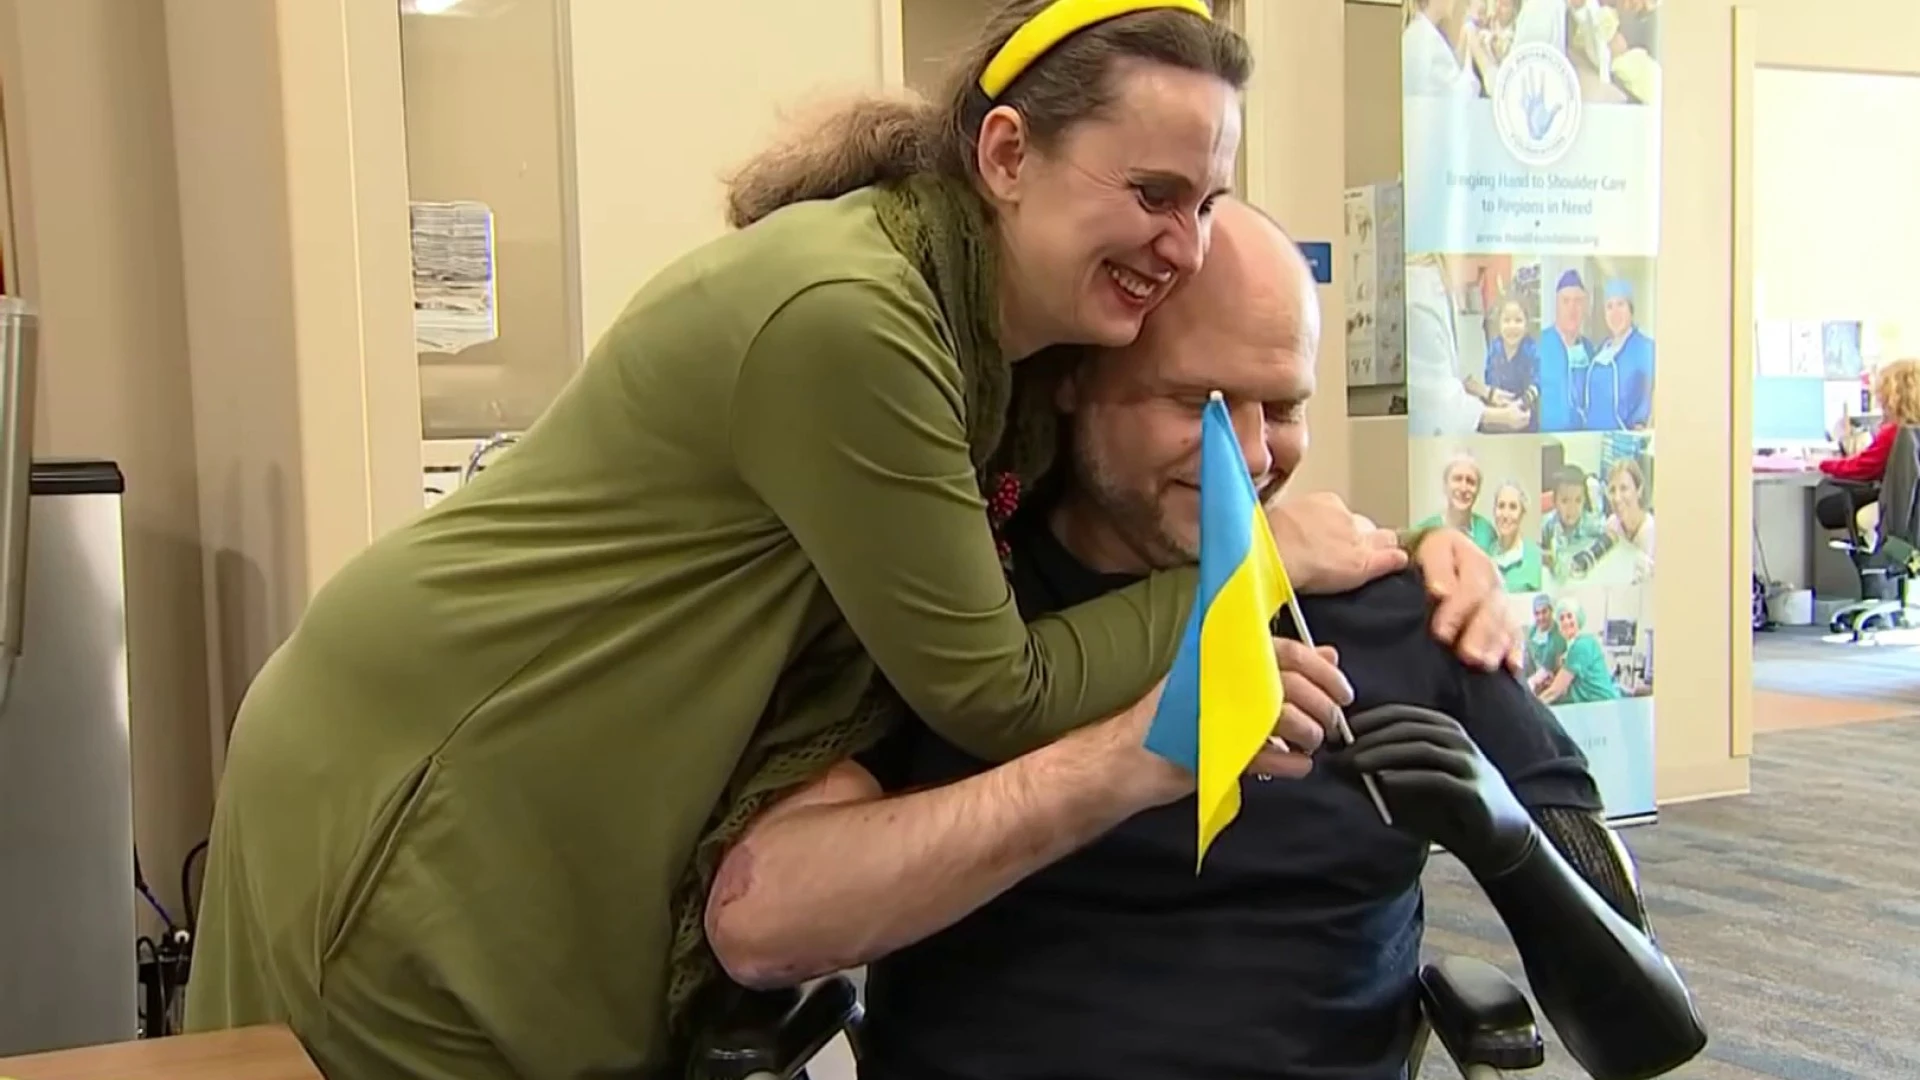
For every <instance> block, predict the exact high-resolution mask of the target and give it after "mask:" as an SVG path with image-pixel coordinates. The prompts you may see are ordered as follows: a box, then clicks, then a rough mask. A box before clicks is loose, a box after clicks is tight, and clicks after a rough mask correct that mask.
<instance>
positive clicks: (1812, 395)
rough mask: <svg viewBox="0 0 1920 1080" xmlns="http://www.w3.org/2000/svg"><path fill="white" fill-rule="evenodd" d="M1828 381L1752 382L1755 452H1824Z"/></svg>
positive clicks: (1827, 441)
mask: <svg viewBox="0 0 1920 1080" xmlns="http://www.w3.org/2000/svg"><path fill="white" fill-rule="evenodd" d="M1827 426H1828V418H1827V382H1826V380H1825V379H1821V378H1807V377H1796V376H1764V377H1760V378H1756V379H1754V380H1753V445H1754V448H1755V449H1767V450H1772V449H1782V450H1797V449H1821V448H1829V447H1831V446H1832V445H1833V436H1832V435H1830V434H1829V433H1828V431H1827Z"/></svg>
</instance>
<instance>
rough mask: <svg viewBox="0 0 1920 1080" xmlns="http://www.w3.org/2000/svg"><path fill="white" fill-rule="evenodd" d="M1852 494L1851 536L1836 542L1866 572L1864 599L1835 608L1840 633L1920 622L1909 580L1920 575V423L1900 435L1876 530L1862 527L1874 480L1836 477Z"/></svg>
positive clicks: (1861, 633) (1858, 635) (1856, 635)
mask: <svg viewBox="0 0 1920 1080" xmlns="http://www.w3.org/2000/svg"><path fill="white" fill-rule="evenodd" d="M1832 485H1833V487H1835V488H1837V489H1838V490H1839V491H1841V492H1842V493H1844V494H1846V495H1847V496H1848V499H1849V502H1848V510H1849V513H1848V514H1847V522H1846V533H1847V535H1846V537H1845V538H1844V539H1839V540H1834V541H1832V546H1833V547H1834V548H1836V549H1838V550H1840V551H1844V552H1846V553H1847V558H1848V559H1849V560H1851V561H1852V563H1853V568H1854V572H1855V573H1857V574H1858V575H1859V576H1860V602H1859V603H1855V604H1848V605H1847V606H1846V607H1843V608H1841V609H1840V610H1839V611H1836V612H1834V614H1833V619H1832V622H1831V624H1830V626H1831V629H1832V630H1833V632H1834V633H1836V634H1851V635H1852V637H1853V640H1854V641H1861V640H1863V639H1870V638H1871V637H1872V636H1873V635H1874V634H1876V633H1878V632H1879V631H1881V630H1890V629H1893V628H1894V627H1897V626H1903V625H1905V626H1911V625H1915V624H1916V622H1920V609H1916V607H1915V606H1914V605H1911V604H1909V603H1908V602H1907V595H1906V594H1907V585H1908V583H1909V582H1910V581H1912V580H1913V579H1914V578H1915V577H1916V575H1920V428H1914V427H1902V428H1901V429H1900V431H1899V433H1898V434H1896V435H1895V436H1894V440H1893V450H1892V452H1891V453H1890V454H1889V455H1888V457H1887V471H1886V473H1885V474H1884V475H1883V476H1882V478H1881V481H1880V499H1879V507H1880V521H1879V524H1878V525H1877V526H1876V527H1875V529H1874V535H1872V536H1868V535H1867V534H1866V533H1865V532H1863V531H1862V530H1861V528H1860V524H1859V521H1858V510H1859V508H1860V503H1861V501H1864V499H1863V496H1865V495H1867V494H1868V493H1869V492H1870V491H1871V490H1872V485H1870V484H1859V483H1853V482H1850V481H1833V482H1832Z"/></svg>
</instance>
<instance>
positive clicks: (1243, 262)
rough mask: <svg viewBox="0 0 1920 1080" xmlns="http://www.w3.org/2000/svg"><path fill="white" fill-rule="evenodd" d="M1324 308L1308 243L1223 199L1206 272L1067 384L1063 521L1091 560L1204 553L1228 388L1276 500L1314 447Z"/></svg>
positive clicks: (1109, 562) (1243, 445) (1246, 450)
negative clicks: (1208, 429) (1209, 409)
mask: <svg viewBox="0 0 1920 1080" xmlns="http://www.w3.org/2000/svg"><path fill="white" fill-rule="evenodd" d="M1319 345H1320V306H1319V300H1318V297H1317V296H1316V295H1315V292H1314V285H1313V274H1312V272H1311V270H1310V269H1309V267H1308V266H1307V261H1306V259H1305V258H1303V257H1302V256H1301V254H1300V249H1299V248H1298V247H1297V246H1296V245H1295V244H1294V242H1293V240H1292V239H1291V238H1290V237H1288V236H1287V233H1286V230H1285V229H1282V228H1281V227H1280V226H1279V225H1278V224H1277V223H1275V222H1274V221H1273V219H1272V218H1270V217H1268V216H1267V215H1265V214H1263V213H1261V212H1260V211H1259V210H1257V209H1255V208H1254V207H1251V206H1248V205H1247V204H1245V203H1241V202H1236V201H1233V200H1223V201H1222V202H1221V203H1220V204H1219V206H1218V207H1217V208H1216V209H1215V211H1214V217H1213V235H1212V244H1211V246H1210V247H1209V249H1208V251H1207V257H1206V261H1205V263H1204V264H1203V265H1202V267H1201V270H1200V272H1199V273H1198V274H1196V275H1194V277H1193V278H1192V279H1190V280H1189V281H1187V282H1186V283H1184V284H1183V285H1181V286H1180V287H1179V288H1178V289H1176V290H1175V291H1174V293H1173V294H1172V295H1171V296H1169V297H1168V298H1167V300H1166V302H1165V303H1163V304H1161V306H1160V307H1159V308H1158V309H1157V310H1156V311H1155V312H1154V313H1153V316H1152V317H1151V318H1149V319H1148V320H1147V323H1146V327H1145V329H1144V330H1143V331H1142V332H1141V334H1140V336H1139V337H1138V338H1137V339H1136V340H1135V341H1134V342H1133V344H1131V345H1129V346H1127V347H1125V348H1122V349H1114V350H1111V351H1102V352H1096V353H1094V354H1092V355H1089V356H1088V357H1086V358H1085V359H1084V360H1083V361H1082V362H1081V363H1079V364H1078V365H1076V366H1075V368H1074V369H1073V370H1072V371H1071V372H1070V373H1069V374H1068V376H1067V377H1066V379H1065V381H1064V382H1063V383H1062V384H1061V386H1060V390H1059V395H1058V397H1057V401H1058V404H1059V406H1060V409H1061V411H1062V412H1063V413H1065V414H1066V415H1067V418H1068V423H1069V426H1070V428H1071V435H1072V446H1073V449H1072V454H1071V460H1070V461H1069V462H1068V464H1069V465H1070V466H1071V468H1072V469H1073V475H1072V479H1071V481H1070V482H1069V484H1068V485H1067V488H1066V491H1065V498H1064V499H1063V502H1062V504H1061V507H1060V510H1059V511H1058V512H1057V513H1056V514H1055V517H1054V526H1055V530H1056V532H1057V533H1059V535H1060V537H1061V539H1062V540H1063V541H1064V542H1065V543H1066V544H1067V547H1068V549H1069V550H1071V551H1073V552H1074V554H1075V555H1078V556H1079V557H1080V558H1081V560H1082V561H1084V562H1086V563H1087V565H1089V566H1092V567H1094V568H1096V569H1101V570H1110V571H1116V572H1119V571H1129V570H1134V571H1137V570H1141V569H1150V568H1153V567H1162V566H1170V565H1177V564H1178V563H1180V562H1184V561H1187V560H1190V559H1192V558H1193V557H1194V556H1195V555H1196V554H1197V552H1198V542H1199V499H1198V488H1197V484H1198V481H1199V469H1200V427H1201V423H1200V418H1201V412H1202V410H1203V408H1204V407H1205V405H1206V403H1207V398H1208V395H1209V394H1210V393H1212V392H1213V391H1216V390H1217V391H1219V392H1220V393H1221V394H1222V395H1223V396H1224V397H1225V398H1226V402H1227V408H1228V412H1229V414H1230V415H1231V416H1232V418H1233V426H1234V432H1235V434H1236V435H1237V436H1238V438H1239V441H1240V450H1241V453H1242V454H1243V455H1244V456H1245V457H1246V459H1247V467H1248V470H1249V471H1250V472H1251V473H1252V475H1253V479H1254V484H1255V485H1256V487H1258V488H1260V489H1261V492H1262V494H1263V495H1271V494H1272V493H1274V492H1275V491H1277V490H1278V489H1279V487H1280V485H1282V484H1284V483H1285V482H1286V479H1287V477H1288V476H1289V475H1291V474H1292V473H1293V471H1294V470H1295V469H1296V468H1298V467H1299V464H1300V460H1301V457H1302V456H1303V455H1304V454H1305V452H1306V447H1307V428H1306V402H1307V398H1308V397H1310V396H1311V395H1312V394H1313V384H1314V372H1313V365H1314V355H1315V353H1316V352H1317V351H1318V349H1319Z"/></svg>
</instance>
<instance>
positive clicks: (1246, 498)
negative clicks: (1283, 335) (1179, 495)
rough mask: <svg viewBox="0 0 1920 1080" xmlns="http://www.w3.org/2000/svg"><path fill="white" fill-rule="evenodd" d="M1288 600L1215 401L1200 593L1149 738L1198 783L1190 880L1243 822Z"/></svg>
mask: <svg viewBox="0 0 1920 1080" xmlns="http://www.w3.org/2000/svg"><path fill="white" fill-rule="evenodd" d="M1292 596H1293V586H1292V584H1291V583H1290V582H1289V581H1288V580H1287V569H1286V567H1285V566H1282V565H1281V563H1280V552H1279V551H1278V549H1276V548H1275V547H1274V545H1273V533H1272V532H1271V531H1270V530H1269V529H1268V527H1267V515H1266V512H1265V511H1264V510H1263V509H1262V508H1261V506H1260V498H1259V496H1258V494H1256V493H1255V491H1254V489H1253V478H1252V477H1251V476H1249V475H1248V473H1247V459H1246V457H1245V455H1243V454H1241V453H1240V442H1239V440H1238V439H1237V438H1235V437H1234V433H1233V422H1232V420H1231V419H1229V418H1228V416H1227V406H1226V403H1225V402H1224V401H1222V400H1221V398H1220V396H1219V395H1218V394H1215V395H1214V397H1213V399H1212V400H1211V401H1209V402H1208V403H1207V407H1206V414H1205V418H1204V420H1203V421H1202V430H1201V444H1200V588H1199V592H1198V594H1197V595H1196V596H1195V598H1194V605H1193V614H1192V615H1191V616H1190V617H1189V618H1188V620H1187V629H1186V634H1185V636H1184V637H1183V638H1182V639H1181V642H1180V651H1179V653H1178V654H1177V655H1176V656H1175V657H1174V661H1173V670H1172V671H1170V672H1169V673H1168V675H1167V686H1166V691H1165V693H1164V694H1162V696H1161V698H1160V708H1159V711H1158V712H1156V713H1155V714H1154V718H1153V726H1152V727H1151V728H1150V729H1149V730H1148V732H1147V749H1149V750H1151V751H1153V752H1154V753H1156V754H1159V755H1160V756H1161V757H1164V758H1166V759H1168V760H1169V761H1173V762H1176V763H1178V764H1181V765H1185V766H1186V767H1187V768H1189V769H1192V770H1193V771H1194V773H1195V774H1196V776H1197V777H1198V780H1199V796H1200V813H1199V819H1200V820H1199V826H1200V843H1199V852H1198V854H1197V855H1196V857H1195V860H1194V869H1195V872H1198V870H1199V866H1200V863H1201V862H1203V861H1204V860H1205V859H1206V857H1207V848H1208V847H1210V846H1211V845H1212V844H1213V841H1214V839H1215V838H1216V837H1218V836H1219V835H1220V833H1221V831H1222V830H1224V829H1225V828H1226V827H1227V826H1228V825H1229V824H1231V823H1232V822H1233V819H1234V818H1235V817H1236V816H1238V815H1239V813H1240V777H1241V775H1242V774H1243V773H1245V772H1246V769H1247V766H1248V765H1251V764H1252V763H1253V758H1254V755H1256V754H1258V753H1259V752H1260V748H1261V747H1262V746H1264V745H1265V744H1266V741H1267V736H1269V735H1271V734H1273V724H1274V720H1275V719H1276V718H1277V717H1279V715H1280V705H1281V702H1282V694H1281V689H1280V665H1279V662H1278V661H1276V660H1275V659H1274V655H1273V632H1272V630H1271V628H1270V627H1271V623H1272V620H1273V616H1274V614H1275V613H1276V612H1278V611H1279V610H1280V607H1281V605H1283V604H1285V603H1286V602H1287V601H1288V600H1289V599H1291V598H1292Z"/></svg>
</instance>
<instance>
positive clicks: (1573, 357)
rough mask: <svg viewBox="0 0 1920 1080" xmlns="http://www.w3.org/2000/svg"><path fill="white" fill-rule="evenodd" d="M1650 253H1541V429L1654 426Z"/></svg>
mask: <svg viewBox="0 0 1920 1080" xmlns="http://www.w3.org/2000/svg"><path fill="white" fill-rule="evenodd" d="M1653 268H1654V264H1653V260H1652V259H1645V258H1614V257H1606V256H1594V257H1590V258H1583V259H1572V260H1569V259H1553V258H1549V259H1545V260H1543V261H1542V263H1541V270H1542V272H1543V275H1544V277H1545V278H1546V279H1548V280H1551V281H1552V282H1553V290H1554V291H1553V296H1552V298H1551V300H1550V301H1549V304H1550V306H1551V310H1552V317H1551V321H1550V325H1549V326H1548V327H1546V328H1545V329H1543V330H1542V331H1541V333H1540V342H1539V346H1538V352H1539V368H1540V376H1539V384H1540V405H1539V430H1541V431H1546V432H1560V431H1646V430H1648V429H1649V428H1651V427H1652V426H1653V387H1654V369H1655V363H1654V343H1653V336H1652V332H1651V329H1650V328H1651V327H1652V325H1653V288H1652V283H1653Z"/></svg>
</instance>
